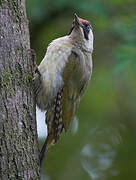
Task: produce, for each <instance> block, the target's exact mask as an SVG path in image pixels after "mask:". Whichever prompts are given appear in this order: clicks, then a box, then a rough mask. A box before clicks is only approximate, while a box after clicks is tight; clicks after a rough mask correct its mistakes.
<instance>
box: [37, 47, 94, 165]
mask: <svg viewBox="0 0 136 180" xmlns="http://www.w3.org/2000/svg"><path fill="white" fill-rule="evenodd" d="M87 71H88V72H87ZM86 74H87V75H86ZM90 75H91V69H90V70H88V69H87V67H86V62H85V60H84V57H83V54H82V53H81V52H80V51H75V50H73V51H72V52H71V54H70V56H69V57H68V60H67V63H66V65H65V67H64V70H63V75H62V77H63V87H61V88H60V89H59V91H58V93H57V96H56V98H55V99H54V105H53V106H52V107H51V108H49V109H48V110H47V113H46V123H47V128H48V136H47V138H46V141H45V143H44V145H43V148H42V150H41V153H40V162H41V163H42V160H43V158H44V156H45V152H47V150H48V148H49V147H50V145H51V144H52V143H56V142H57V141H58V139H59V137H60V135H61V132H62V130H63V128H64V129H65V130H67V129H68V128H69V126H70V124H71V121H72V120H73V118H74V115H75V113H76V110H77V108H78V105H79V103H80V98H81V96H82V95H83V93H84V91H85V89H86V87H87V85H88V82H89V79H90Z"/></svg>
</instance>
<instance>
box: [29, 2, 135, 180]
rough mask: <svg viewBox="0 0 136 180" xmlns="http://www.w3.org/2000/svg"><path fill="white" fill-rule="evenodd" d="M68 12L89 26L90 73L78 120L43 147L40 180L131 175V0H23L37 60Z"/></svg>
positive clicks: (64, 26)
mask: <svg viewBox="0 0 136 180" xmlns="http://www.w3.org/2000/svg"><path fill="white" fill-rule="evenodd" d="M74 12H76V13H77V14H78V15H79V16H80V17H82V18H85V19H88V20H89V21H90V22H91V24H92V26H93V29H94V36H95V41H94V53H93V62H94V63H93V64H94V68H93V75H92V79H91V83H90V85H89V87H88V90H87V92H86V94H85V96H84V98H83V100H82V101H81V104H80V107H79V111H78V114H77V117H78V119H79V124H78V125H77V122H78V121H76V123H73V125H72V127H71V129H70V131H69V132H68V133H66V134H65V133H63V136H62V138H61V140H60V141H59V142H58V143H57V144H56V145H55V146H54V147H52V148H51V149H50V150H49V152H48V155H47V159H46V161H45V163H44V170H43V179H46V180H64V179H65V180H68V179H71V180H76V179H78V180H90V179H92V180H94V179H97V180H112V179H116V180H128V179H136V171H135V167H136V143H135V139H136V131H135V129H136V80H135V77H136V0H110V1H109V0H95V1H93V0H84V1H83V0H78V1H77V0H69V1H66V0H27V14H28V16H29V22H30V34H31V46H32V48H33V49H34V50H35V51H36V54H37V63H38V64H39V63H40V61H41V60H42V58H43V57H44V55H45V52H46V48H47V46H48V44H49V43H50V42H51V41H52V40H53V39H55V38H57V37H60V36H64V35H66V34H67V33H68V31H69V28H70V26H71V23H72V20H73V14H74ZM75 124H76V126H78V131H77V132H76V133H73V130H72V129H73V128H74V126H75ZM45 177H46V178H45Z"/></svg>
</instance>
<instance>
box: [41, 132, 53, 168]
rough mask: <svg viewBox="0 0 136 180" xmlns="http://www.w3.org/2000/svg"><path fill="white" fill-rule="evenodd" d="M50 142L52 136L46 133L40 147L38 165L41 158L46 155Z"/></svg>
mask: <svg viewBox="0 0 136 180" xmlns="http://www.w3.org/2000/svg"><path fill="white" fill-rule="evenodd" d="M51 144H52V138H51V136H49V135H48V136H47V138H46V140H45V142H44V145H43V147H42V149H41V152H40V167H41V165H42V162H43V160H44V159H45V157H46V153H47V151H48V149H49V147H50V145H51Z"/></svg>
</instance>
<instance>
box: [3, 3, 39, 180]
mask: <svg viewBox="0 0 136 180" xmlns="http://www.w3.org/2000/svg"><path fill="white" fill-rule="evenodd" d="M33 69H34V63H33V56H32V53H31V50H30V39H29V30H28V21H27V17H26V9H25V0H0V179H2V180H8V179H13V180H14V179H24V180H26V179H28V180H30V179H36V180H38V179H39V176H40V175H39V174H40V168H39V149H38V138H37V128H36V114H35V100H34V93H33V86H32V77H33Z"/></svg>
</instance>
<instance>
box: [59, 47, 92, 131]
mask: <svg viewBox="0 0 136 180" xmlns="http://www.w3.org/2000/svg"><path fill="white" fill-rule="evenodd" d="M87 71H88V69H87V66H86V62H85V58H84V56H83V53H82V52H81V51H80V50H78V51H77V50H76V51H75V50H73V51H72V53H71V55H70V56H69V58H68V62H67V64H66V66H65V68H64V71H63V81H64V86H63V90H62V99H61V106H62V121H63V126H64V129H65V130H67V129H68V128H69V126H70V124H71V121H72V120H73V118H74V116H75V113H76V110H77V108H78V106H79V103H80V98H81V96H82V95H83V93H84V91H85V89H86V87H87V85H88V82H89V79H90V75H91V71H90V72H89V73H88V72H87ZM86 74H87V76H86Z"/></svg>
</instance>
